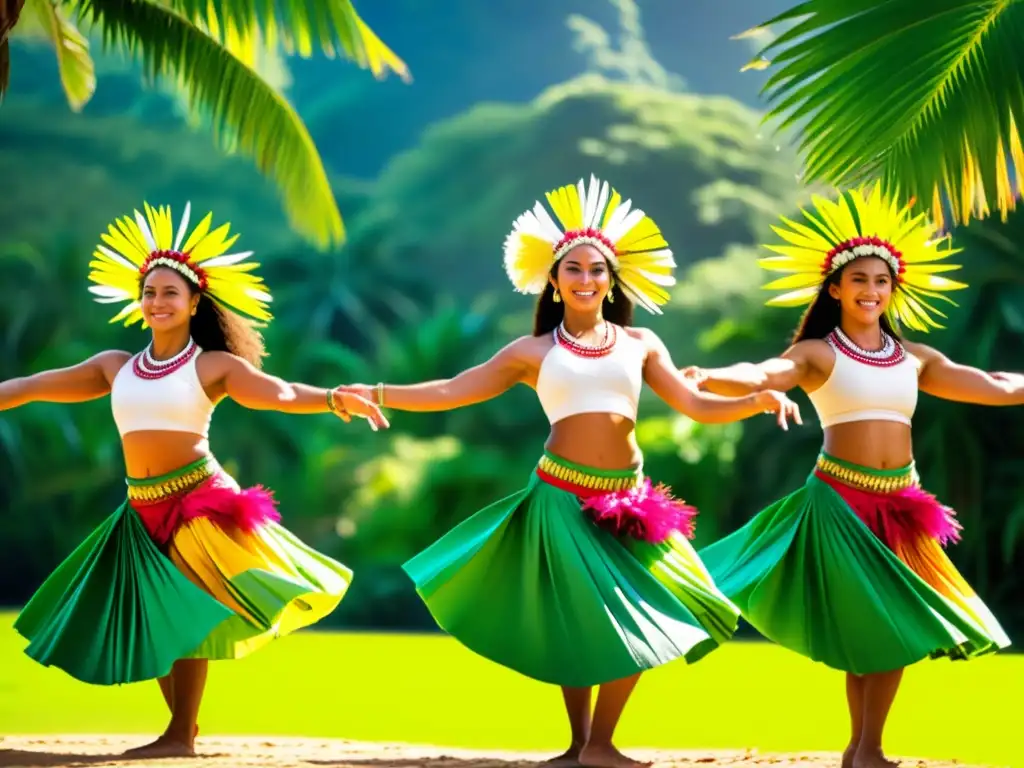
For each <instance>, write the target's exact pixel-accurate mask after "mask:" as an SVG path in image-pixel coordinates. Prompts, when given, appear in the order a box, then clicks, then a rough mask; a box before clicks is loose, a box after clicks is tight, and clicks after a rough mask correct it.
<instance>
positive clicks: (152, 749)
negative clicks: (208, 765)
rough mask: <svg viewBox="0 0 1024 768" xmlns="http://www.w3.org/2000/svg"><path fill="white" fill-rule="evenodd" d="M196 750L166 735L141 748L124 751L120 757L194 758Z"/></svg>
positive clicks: (135, 758)
mask: <svg viewBox="0 0 1024 768" xmlns="http://www.w3.org/2000/svg"><path fill="white" fill-rule="evenodd" d="M195 756H196V749H195V746H194V745H193V744H189V743H187V742H185V741H180V740H178V739H175V738H173V737H171V736H168V735H167V734H164V735H163V736H161V737H160V738H159V739H157V740H156V741H154V742H151V743H149V744H146V745H144V746H141V747H135V748H133V749H128V750H125V752H123V753H122V755H121V757H124V758H127V759H129V760H137V759H142V758H155V759H159V758H163V757H195Z"/></svg>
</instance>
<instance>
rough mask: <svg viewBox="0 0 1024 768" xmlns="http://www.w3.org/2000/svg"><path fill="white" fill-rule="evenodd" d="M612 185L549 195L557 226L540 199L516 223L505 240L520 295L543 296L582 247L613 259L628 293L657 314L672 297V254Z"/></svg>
mask: <svg viewBox="0 0 1024 768" xmlns="http://www.w3.org/2000/svg"><path fill="white" fill-rule="evenodd" d="M610 192H611V194H610V195H609V187H608V182H603V183H602V182H600V181H598V180H597V179H596V178H595V177H594V176H591V177H590V187H589V188H588V189H584V186H583V179H580V180H579V182H578V183H577V184H575V185H572V184H570V185H567V186H564V187H561V188H559V189H556V190H554V191H552V192H548V193H547V195H546V197H547V201H548V204H549V205H550V206H551V210H552V211H553V212H554V214H555V218H557V220H558V223H557V224H556V223H555V220H554V219H552V218H551V216H550V214H548V212H547V210H546V209H545V208H544V206H543V205H542V204H541V203H540V201H538V202H537V203H536V204H534V206H533V208H532V209H531V210H529V211H526V212H525V213H524V214H522V215H521V216H520V217H519V218H518V219H516V221H515V224H514V225H513V229H512V231H511V232H510V233H509V235H508V237H506V238H505V272H506V273H507V274H508V277H509V279H510V280H511V281H512V285H514V286H515V288H516V290H517V291H519V292H520V293H532V294H539V293H542V292H543V291H544V287H545V286H546V285H547V283H548V274H549V273H550V272H551V267H552V266H554V265H555V263H556V262H557V261H558V260H559V259H560V258H562V257H563V256H564V255H565V254H566V253H568V252H569V251H570V250H572V249H573V248H575V247H576V246H579V245H592V246H594V247H595V248H597V249H598V250H599V251H600V252H601V254H602V255H603V256H604V257H605V258H606V259H607V260H608V263H609V265H610V266H611V268H612V269H613V270H615V273H616V275H617V277H618V281H619V284H620V285H621V287H622V291H623V293H625V294H626V296H628V297H629V299H630V300H631V301H633V302H634V303H635V304H638V305H640V306H642V307H643V308H644V309H646V310H648V311H649V312H652V313H654V314H660V313H661V309H660V307H659V305H661V304H664V303H666V302H667V301H668V299H669V294H668V291H666V290H665V288H667V287H670V286H672V285H675V282H676V279H675V277H673V276H672V270H673V268H674V267H675V266H676V263H675V261H674V260H673V258H672V251H670V250H669V249H668V243H666V242H665V238H664V237H662V234H661V231H660V230H659V229H658V226H657V225H656V224H655V223H654V222H653V221H652V220H651V219H650V218H649V217H648V216H647V214H645V213H644V212H643V211H641V210H639V209H633V208H632V201H631V200H627V201H626V202H622V198H621V197H620V196H619V193H618V192H616V191H615V190H614V189H612V190H610Z"/></svg>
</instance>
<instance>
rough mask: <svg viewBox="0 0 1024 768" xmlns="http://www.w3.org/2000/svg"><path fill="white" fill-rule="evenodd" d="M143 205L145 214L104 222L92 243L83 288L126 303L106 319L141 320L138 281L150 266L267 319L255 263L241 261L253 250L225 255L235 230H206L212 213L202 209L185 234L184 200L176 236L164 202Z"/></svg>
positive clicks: (268, 298) (265, 299)
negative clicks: (203, 212)
mask: <svg viewBox="0 0 1024 768" xmlns="http://www.w3.org/2000/svg"><path fill="white" fill-rule="evenodd" d="M143 208H144V209H145V211H146V215H145V217H143V215H142V214H141V213H139V212H138V211H137V210H136V211H135V212H134V214H135V215H134V217H130V216H123V217H121V218H120V219H117V220H115V221H114V223H112V224H110V225H109V226H108V227H107V231H106V232H105V233H104V234H103V235H101V239H102V241H103V242H104V243H105V244H106V245H97V246H96V251H95V252H94V253H93V258H94V260H93V261H91V262H89V266H90V267H91V269H92V271H91V272H90V273H89V279H90V280H91V281H92V282H94V283H96V285H91V286H89V291H90V292H91V293H93V294H94V295H95V297H96V301H98V302H100V303H102V304H116V303H120V302H128V303H127V304H126V306H124V307H123V308H122V309H121V311H120V312H118V313H117V315H115V316H114V317H113V318H112V319H111V320H110V322H112V323H116V322H118V321H120V320H123V321H124V324H125V325H131V324H132V323H135V322H138V321H139V320H143V318H142V307H141V304H140V298H139V280H140V279H141V278H142V277H144V276H145V275H146V274H147V273H148V272H149V271H150V270H151V269H155V268H156V267H169V268H171V269H174V270H176V271H177V272H178V273H180V274H181V275H182V277H184V278H185V279H186V280H188V281H189V282H191V283H192V284H193V285H195V286H196V287H198V288H199V290H200V291H201V292H202V293H204V294H206V295H207V296H209V297H210V298H211V299H212V300H213V301H215V302H217V303H218V304H220V305H221V306H222V307H224V308H225V309H228V310H230V311H232V312H237V313H239V314H242V315H247V316H248V317H249V318H251V319H253V320H261V321H267V320H270V319H271V315H270V313H269V312H268V311H267V304H268V303H270V301H271V296H270V293H269V292H268V291H267V288H266V286H265V285H264V284H263V279H262V278H260V277H257V276H256V275H255V274H253V270H255V269H256V267H258V266H259V264H257V263H255V262H251V261H248V262H247V261H246V259H248V258H249V257H250V256H252V253H253V252H252V251H242V252H239V253H227V251H228V249H230V248H231V246H232V245H234V243H235V241H236V240H237V239H238V235H237V234H234V235H229V234H228V233H229V230H230V228H231V225H230V224H224V225H222V226H220V227H218V228H217V229H215V230H213V231H212V232H211V231H210V222H211V221H212V220H213V214H212V213H208V214H206V216H205V217H204V218H203V220H202V221H200V222H199V224H198V225H197V226H196V228H195V229H194V230H192V233H191V234H190V235H188V237H187V238H186V237H185V234H186V232H187V231H188V223H189V215H190V213H191V211H192V205H191V203H186V204H185V212H184V213H183V214H182V217H181V222H180V223H179V224H178V229H177V233H176V234H175V231H174V226H173V224H174V222H173V220H172V218H171V208H170V206H161V207H159V208H153V207H152V206H150V205H149V203H143ZM145 326H146V323H145V320H143V327H145Z"/></svg>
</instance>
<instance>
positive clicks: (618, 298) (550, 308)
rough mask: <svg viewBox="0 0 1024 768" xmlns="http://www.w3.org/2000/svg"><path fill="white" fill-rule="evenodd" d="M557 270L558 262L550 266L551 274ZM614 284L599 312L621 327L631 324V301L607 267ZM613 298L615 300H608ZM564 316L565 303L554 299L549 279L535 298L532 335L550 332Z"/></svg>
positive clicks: (553, 274) (553, 289) (552, 287)
mask: <svg viewBox="0 0 1024 768" xmlns="http://www.w3.org/2000/svg"><path fill="white" fill-rule="evenodd" d="M557 272H558V262H557V261H556V262H555V265H554V266H553V267H552V268H551V273H550V274H551V276H552V277H554V276H555V274H556V273H557ZM609 272H610V273H611V276H612V279H613V280H614V284H613V285H612V289H611V290H610V291H609V292H608V295H607V296H605V297H604V302H602V304H601V314H602V315H603V316H604V319H605V320H607V321H608V322H609V323H615V324H616V325H621V326H622V327H623V328H625V327H627V326H630V325H632V324H633V302H631V301H630V300H629V298H628V297H627V296H626V294H624V293H623V292H622V287H621V285H620V282H619V279H618V276H617V275H616V274H615V272H614V271H613V270H612V269H611V267H609ZM610 298H614V299H615V301H609V299H610ZM563 317H565V304H564V303H562V302H560V301H559V302H556V301H555V288H554V286H553V285H551V282H550V281H549V282H548V284H547V285H545V286H544V291H543V292H542V293H541V295H540V298H538V299H537V308H536V309H535V310H534V312H533V335H534V336H543V335H544V334H546V333H551V332H552V331H553V330H555V328H557V327H558V324H559V323H561V322H562V318H563Z"/></svg>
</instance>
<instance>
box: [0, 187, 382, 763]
mask: <svg viewBox="0 0 1024 768" xmlns="http://www.w3.org/2000/svg"><path fill="white" fill-rule="evenodd" d="M145 210H146V216H145V217H143V216H142V215H141V214H139V212H138V211H136V212H135V217H134V219H132V218H129V217H124V218H122V219H121V220H119V221H118V222H117V223H116V226H115V225H111V226H110V227H109V229H108V232H107V233H106V234H104V235H103V241H104V242H105V243H106V245H105V246H104V245H100V246H98V248H97V251H96V254H95V258H96V260H95V261H93V262H92V263H91V266H92V268H93V271H92V272H91V274H90V275H89V277H90V279H91V280H92V281H93V282H95V283H97V285H96V286H94V287H92V288H90V290H91V291H93V293H95V294H96V295H97V296H98V297H99V300H100V301H102V302H121V301H125V302H128V304H127V306H125V307H124V308H123V309H122V310H121V312H120V313H119V314H118V315H117V316H116V317H115V318H114V321H117V320H125V321H126V324H131V323H134V322H136V321H138V320H144V322H145V324H146V325H148V326H149V328H150V329H151V331H152V340H151V341H150V343H149V345H148V346H147V347H146V348H145V349H144V350H143V351H142V352H140V353H138V354H136V355H131V354H129V353H127V352H119V351H108V352H101V353H100V354H98V355H96V356H94V357H92V358H90V359H88V360H86V361H85V362H83V363H80V364H79V365H76V366H73V367H71V368H63V369H60V370H54V371H45V372H42V373H37V374H35V375H34V376H29V377H27V378H23V379H13V380H11V381H5V382H3V383H0V410H4V409H8V408H15V407H17V406H20V405H24V404H26V403H32V402H53V403H77V402H84V401H86V400H95V399H97V398H100V397H103V396H105V395H107V394H109V395H110V399H111V408H112V410H113V414H114V421H115V422H116V424H117V428H118V432H119V433H120V435H121V441H122V447H123V451H124V459H125V465H126V469H127V474H128V479H127V485H128V491H127V500H126V501H125V502H124V503H123V504H122V505H121V506H120V507H119V508H118V510H117V511H116V512H114V514H113V515H111V516H110V517H109V518H107V520H106V521H104V522H103V524H102V525H100V526H99V528H97V529H96V530H95V531H94V532H93V533H92V534H91V535H90V536H89V537H88V538H87V539H86V540H85V541H84V542H83V543H82V544H81V545H80V546H79V547H78V548H77V549H76V550H75V551H74V552H73V553H72V554H71V555H70V556H69V557H68V559H67V560H65V561H64V562H63V563H62V564H61V565H60V566H58V568H57V569H56V570H55V571H54V572H53V574H52V575H51V576H50V577H49V578H48V579H47V580H46V581H45V582H44V583H43V585H42V587H40V589H39V590H38V591H37V592H36V594H35V595H34V596H33V597H32V599H31V600H30V601H29V603H28V604H27V605H26V606H25V608H24V610H23V611H22V612H21V615H20V616H19V617H18V619H17V622H16V623H15V628H16V629H17V630H18V631H19V632H20V633H21V634H22V635H24V636H25V637H26V638H27V639H28V640H29V644H28V647H27V648H26V653H27V654H28V655H29V656H31V657H32V658H33V659H35V660H36V661H38V662H40V663H42V664H45V665H47V666H54V667H58V668H59V669H62V670H64V671H65V672H67V673H68V674H70V675H72V676H73V677H75V678H77V679H79V680H83V681H85V682H88V683H94V684H99V685H112V684H119V683H133V682H137V681H140V680H151V679H154V678H157V679H158V680H159V683H160V689H161V691H162V693H163V696H164V698H165V700H166V702H167V705H168V707H169V708H170V710H171V721H170V724H169V725H168V727H167V729H166V731H165V732H164V734H163V735H162V736H161V737H160V738H159V739H157V740H156V741H155V742H153V743H152V744H149V745H147V746H145V747H140V748H138V749H135V750H130V751H129V753H128V754H130V755H133V756H138V757H142V756H146V757H168V756H188V755H192V754H194V742H195V736H196V733H197V731H198V728H197V726H196V718H197V716H198V714H199V705H200V700H201V698H202V694H203V688H204V686H205V683H206V673H207V664H208V661H209V660H211V659H237V658H240V657H242V656H245V655H247V654H249V653H251V652H252V651H254V650H256V649H258V648H260V647H262V646H263V645H265V644H266V643H268V642H270V641H271V640H273V639H274V638H277V637H280V636H282V635H285V634H288V633H290V632H294V631H295V630H296V629H299V628H300V627H304V626H308V625H310V624H313V623H314V622H317V621H319V620H320V619H322V618H323V617H324V616H326V615H327V614H329V613H330V612H331V611H333V610H334V608H335V607H336V606H337V605H338V603H339V602H340V601H341V599H342V597H343V596H344V594H345V591H346V590H347V589H348V585H349V582H350V581H351V572H350V571H349V570H348V569H347V568H346V567H345V566H343V565H341V564H340V563H337V562H335V561H334V560H331V559H330V558H328V557H325V556H324V555H321V554H319V553H317V552H316V551H314V550H312V549H310V548H309V547H308V546H306V545H305V544H303V543H302V542H301V541H300V540H299V539H297V538H296V537H295V536H293V535H292V534H291V533H289V532H288V531H287V530H285V529H284V528H283V527H281V526H280V525H279V524H278V522H277V521H278V520H279V519H280V515H279V514H278V513H277V510H276V509H275V502H274V501H273V499H272V498H271V496H270V494H269V492H267V491H266V490H264V489H263V488H261V487H258V486H257V487H255V488H247V489H242V488H240V487H239V485H238V484H237V483H236V482H235V481H234V480H233V479H232V478H231V477H230V476H229V475H227V474H226V473H225V472H224V470H223V469H222V468H221V467H220V466H219V465H218V464H217V461H216V459H214V457H213V456H212V455H211V453H210V447H209V442H208V434H209V425H210V420H211V416H212V414H213V410H214V407H215V405H216V403H218V402H219V401H220V400H221V399H222V398H224V397H230V398H231V399H233V400H235V401H236V402H237V403H239V404H240V405H242V406H245V407H246V408H253V409H257V410H275V411H281V412H285V413H326V412H333V413H334V414H335V415H337V416H339V417H340V418H342V419H343V420H345V421H349V420H350V419H351V417H352V416H353V415H355V416H364V417H367V418H369V419H370V420H371V424H372V425H373V426H374V427H375V428H376V427H378V426H383V427H386V426H387V421H386V420H385V419H384V417H383V416H382V415H381V413H380V410H379V409H378V408H377V406H375V405H374V404H373V403H370V402H368V401H366V400H365V399H363V398H360V397H358V396H357V395H353V394H350V393H335V392H333V391H330V390H325V389H318V388H316V387H309V386H306V385H304V384H289V383H286V382H284V381H281V380H280V379H277V378H274V377H272V376H268V375H267V374H265V373H262V372H261V371H260V370H259V368H260V366H261V363H262V359H261V358H262V356H263V342H262V339H261V337H260V335H259V333H258V332H257V331H256V329H255V328H254V326H253V325H252V323H251V321H249V320H247V319H245V318H244V317H242V316H240V315H239V314H236V311H237V312H241V313H244V314H245V315H248V316H249V317H250V318H253V319H255V320H262V321H266V320H269V319H270V315H269V313H268V312H267V310H266V306H267V305H266V302H268V301H270V296H269V295H268V294H267V293H266V289H265V287H264V286H263V283H262V281H261V280H260V279H259V278H258V277H255V276H254V274H253V272H252V270H253V269H254V268H255V267H256V266H257V265H256V264H253V263H249V262H247V261H246V259H247V258H248V257H249V256H250V255H251V252H246V253H234V254H229V253H227V251H228V249H229V248H230V247H231V245H232V244H233V243H234V241H235V240H236V239H237V235H234V236H229V235H228V225H224V226H222V227H220V228H218V229H216V230H214V231H210V221H211V218H212V216H211V215H207V216H206V218H204V219H203V221H201V222H200V223H199V225H198V226H197V227H196V229H195V230H194V231H193V232H192V233H191V235H190V236H189V237H188V238H187V239H186V238H185V233H186V232H187V230H188V218H189V207H188V206H186V208H185V214H184V216H183V218H182V221H181V224H180V227H179V228H178V232H177V236H176V237H174V235H173V230H172V221H171V214H170V209H169V208H168V209H164V208H160V209H156V210H155V209H153V208H151V207H150V206H148V205H146V206H145ZM172 238H173V240H172Z"/></svg>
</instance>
